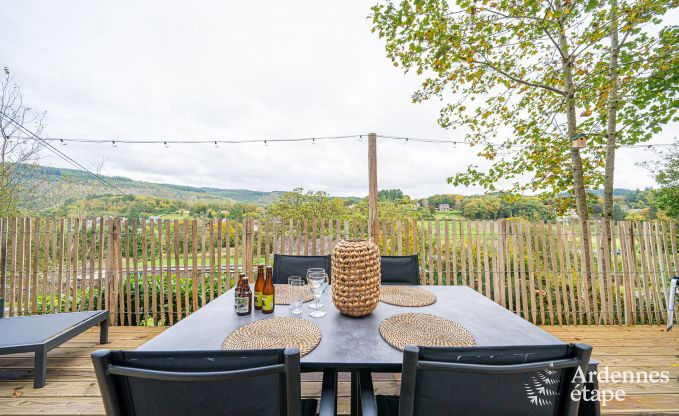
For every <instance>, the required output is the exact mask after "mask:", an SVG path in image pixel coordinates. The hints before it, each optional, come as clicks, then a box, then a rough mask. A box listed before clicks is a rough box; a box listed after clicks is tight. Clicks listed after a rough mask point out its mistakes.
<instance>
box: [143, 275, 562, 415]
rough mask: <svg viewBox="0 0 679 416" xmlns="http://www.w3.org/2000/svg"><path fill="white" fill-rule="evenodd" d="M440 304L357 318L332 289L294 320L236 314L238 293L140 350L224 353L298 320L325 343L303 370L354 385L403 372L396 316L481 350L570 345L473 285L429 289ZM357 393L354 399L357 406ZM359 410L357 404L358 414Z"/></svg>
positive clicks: (384, 309) (389, 308) (284, 310)
mask: <svg viewBox="0 0 679 416" xmlns="http://www.w3.org/2000/svg"><path fill="white" fill-rule="evenodd" d="M423 288H424V289H426V290H429V291H431V292H433V293H434V294H435V295H436V297H437V300H436V302H435V303H433V304H432V305H429V306H423V307H402V306H394V305H389V304H386V303H382V302H380V303H379V304H378V306H377V308H376V309H375V310H374V311H373V312H372V313H371V314H370V315H368V316H365V317H362V318H352V317H349V316H345V315H342V314H341V313H340V312H339V310H337V309H336V308H335V306H334V305H333V303H332V298H331V293H330V290H327V291H326V292H325V293H324V294H323V296H322V298H321V302H322V303H323V305H324V307H323V310H325V312H326V313H327V314H326V316H325V317H323V318H312V317H311V316H309V312H310V311H311V309H310V308H308V307H306V305H308V303H307V304H305V306H304V311H303V312H302V314H300V315H293V314H292V312H291V311H290V307H289V306H288V305H276V306H275V310H274V313H273V314H268V315H265V314H263V313H261V312H260V311H255V310H253V311H252V314H250V315H246V316H238V315H236V312H235V310H234V290H233V289H231V290H229V291H228V292H226V293H224V294H222V295H221V296H219V297H218V298H216V299H214V300H213V301H212V302H210V303H208V304H207V305H205V306H203V307H202V308H200V309H199V310H198V311H196V312H194V313H192V314H191V315H189V316H188V317H186V318H184V319H183V320H181V321H180V322H178V323H176V324H175V325H174V326H172V327H170V328H168V329H167V330H166V331H164V332H163V333H161V334H159V335H158V336H156V337H155V338H153V339H151V340H150V341H148V342H147V343H145V344H144V345H142V346H141V347H139V350H143V351H181V350H214V349H220V348H221V346H222V343H223V341H224V338H226V336H228V335H229V334H230V333H231V332H232V331H234V330H236V329H238V328H240V327H241V326H243V325H245V324H248V323H250V322H254V321H256V320H259V319H266V318H272V317H279V316H297V317H300V318H303V319H308V320H310V321H313V322H315V323H317V324H318V326H319V327H320V329H321V333H322V336H321V341H320V343H319V344H318V346H317V347H316V348H315V349H314V350H313V351H311V352H310V353H309V354H307V355H305V356H303V357H302V358H301V365H302V371H323V370H328V369H332V370H336V371H351V372H352V384H354V383H353V381H355V377H356V374H357V373H356V371H357V370H361V369H370V370H372V371H376V372H377V371H379V372H399V371H401V363H402V360H403V353H402V352H401V351H399V350H398V349H396V348H394V347H392V346H391V345H389V344H388V343H387V342H386V341H385V340H384V339H383V338H382V336H381V335H380V333H379V325H380V322H382V321H383V320H384V319H386V318H389V317H390V316H393V315H396V314H399V313H405V312H419V313H429V314H433V315H438V316H441V317H444V318H447V319H451V320H453V321H455V322H457V323H458V324H460V325H462V326H463V327H465V328H466V329H467V330H469V331H470V332H471V333H472V335H474V338H475V339H476V343H477V345H479V346H508V345H554V344H564V343H565V342H564V341H562V340H560V339H559V338H556V337H554V336H553V335H551V334H549V333H548V332H546V331H544V330H542V329H541V328H539V327H537V326H535V325H533V324H532V323H530V322H528V321H526V320H525V319H523V318H521V317H519V316H517V315H516V314H514V313H512V312H510V311H509V310H507V309H506V308H504V307H502V306H500V305H498V304H497V303H495V302H493V301H492V300H490V299H488V298H486V297H485V296H483V295H481V294H479V293H478V292H476V291H475V290H473V289H471V288H469V287H467V286H426V287H423ZM354 393H355V392H354V388H352V399H354V400H353V401H355V398H354V397H353V396H354ZM353 408H354V405H353V404H352V409H353Z"/></svg>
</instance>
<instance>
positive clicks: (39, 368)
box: [33, 348, 47, 389]
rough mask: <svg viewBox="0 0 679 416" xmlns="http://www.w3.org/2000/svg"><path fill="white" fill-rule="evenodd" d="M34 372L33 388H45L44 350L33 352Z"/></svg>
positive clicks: (45, 365)
mask: <svg viewBox="0 0 679 416" xmlns="http://www.w3.org/2000/svg"><path fill="white" fill-rule="evenodd" d="M34 370H35V376H34V377H33V388H34V389H39V388H42V387H45V379H46V378H47V351H45V349H44V348H40V349H38V350H36V351H35V364H34Z"/></svg>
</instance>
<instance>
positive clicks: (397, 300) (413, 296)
mask: <svg viewBox="0 0 679 416" xmlns="http://www.w3.org/2000/svg"><path fill="white" fill-rule="evenodd" d="M380 300H381V301H382V302H384V303H388V304H390V305H396V306H427V305H431V304H432V303H434V302H436V295H435V294H433V293H431V292H430V291H428V290H426V289H422V288H419V287H415V286H402V285H383V286H382V288H381V289H380Z"/></svg>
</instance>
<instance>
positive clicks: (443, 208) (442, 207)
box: [438, 204, 450, 212]
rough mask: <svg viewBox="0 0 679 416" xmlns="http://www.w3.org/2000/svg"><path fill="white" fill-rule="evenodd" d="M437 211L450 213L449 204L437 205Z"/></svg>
mask: <svg viewBox="0 0 679 416" xmlns="http://www.w3.org/2000/svg"><path fill="white" fill-rule="evenodd" d="M438 210H439V211H441V212H447V211H450V204H439V209H438Z"/></svg>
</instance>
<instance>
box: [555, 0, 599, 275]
mask: <svg viewBox="0 0 679 416" xmlns="http://www.w3.org/2000/svg"><path fill="white" fill-rule="evenodd" d="M557 8H558V9H560V8H561V4H560V3H559V2H557ZM562 27H563V23H562ZM559 46H560V47H561V51H562V60H561V69H562V76H563V80H564V90H565V92H566V97H565V99H566V120H567V133H566V134H567V135H568V137H567V138H566V140H569V141H570V138H571V137H573V136H575V134H577V132H578V121H577V116H576V114H575V86H574V83H573V58H572V56H571V54H570V50H569V45H568V40H567V39H566V32H565V30H561V31H560V33H559ZM570 152H571V168H572V170H573V193H574V194H575V206H576V210H577V212H578V217H579V218H580V228H581V230H582V243H583V247H584V255H585V259H584V266H585V267H584V269H585V275H586V276H587V280H588V281H589V282H592V269H591V262H590V258H591V252H590V248H591V244H590V235H589V226H588V221H589V212H588V210H587V193H586V192H585V179H584V172H583V167H582V158H581V157H580V149H578V148H574V147H571V150H570Z"/></svg>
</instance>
